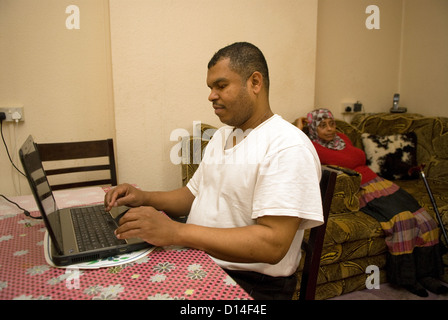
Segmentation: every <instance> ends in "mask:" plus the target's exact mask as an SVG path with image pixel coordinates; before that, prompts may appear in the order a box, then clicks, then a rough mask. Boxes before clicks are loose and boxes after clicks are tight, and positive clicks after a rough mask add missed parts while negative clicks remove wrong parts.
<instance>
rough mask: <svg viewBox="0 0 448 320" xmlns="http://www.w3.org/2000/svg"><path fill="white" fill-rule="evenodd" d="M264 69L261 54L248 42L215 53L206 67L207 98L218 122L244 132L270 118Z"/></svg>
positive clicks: (266, 69) (266, 72)
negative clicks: (211, 104) (209, 91)
mask: <svg viewBox="0 0 448 320" xmlns="http://www.w3.org/2000/svg"><path fill="white" fill-rule="evenodd" d="M268 77H269V76H268V68H267V65H266V60H265V58H264V56H263V54H262V53H261V51H260V50H259V49H258V48H257V47H255V46H254V45H252V44H249V43H235V44H233V45H230V46H228V47H225V48H223V49H221V50H219V51H218V52H217V53H216V54H215V55H214V56H213V58H212V59H211V60H210V62H209V64H208V72H207V86H208V87H209V88H210V89H211V93H210V95H209V97H208V99H209V100H210V101H211V102H212V103H213V108H214V109H215V114H216V115H217V116H218V117H219V119H220V120H221V122H223V123H225V124H227V125H230V126H234V127H237V128H241V129H243V130H246V129H248V128H255V127H256V126H258V125H259V124H260V123H261V122H263V121H264V120H266V119H267V118H268V117H270V116H271V115H272V113H271V110H270V107H269V99H268V86H269V78H268Z"/></svg>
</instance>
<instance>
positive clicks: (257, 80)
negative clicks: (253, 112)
mask: <svg viewBox="0 0 448 320" xmlns="http://www.w3.org/2000/svg"><path fill="white" fill-rule="evenodd" d="M249 83H250V85H251V88H252V90H253V93H255V94H258V93H260V91H261V89H262V88H263V75H262V74H261V73H260V72H258V71H255V72H254V73H252V75H251V76H250V77H249Z"/></svg>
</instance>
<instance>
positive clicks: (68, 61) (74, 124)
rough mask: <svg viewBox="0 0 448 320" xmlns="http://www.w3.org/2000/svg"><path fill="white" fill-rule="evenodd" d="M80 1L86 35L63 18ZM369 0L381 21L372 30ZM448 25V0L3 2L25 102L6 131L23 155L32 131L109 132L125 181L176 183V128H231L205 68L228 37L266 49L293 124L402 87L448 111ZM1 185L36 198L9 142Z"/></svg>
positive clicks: (7, 42) (409, 100)
mask: <svg viewBox="0 0 448 320" xmlns="http://www.w3.org/2000/svg"><path fill="white" fill-rule="evenodd" d="M71 4H76V5H78V6H79V8H80V15H81V16H80V18H81V25H80V27H81V28H80V29H79V30H67V28H66V27H65V20H66V18H67V17H68V14H66V13H65V9H66V7H67V6H69V5H71ZM369 4H374V5H377V6H378V7H379V9H380V30H367V29H366V28H365V20H366V18H367V17H368V16H369V15H368V14H366V13H365V9H366V7H367V5H369ZM109 7H110V10H109ZM447 23H448V2H447V1H446V0H427V1H421V0H372V1H361V0H338V1H334V0H319V1H315V0H300V1H299V0H281V1H273V0H258V1H257V0H243V1H239V0H231V1H227V2H224V3H222V2H217V1H214V0H209V1H204V0H202V1H201V0H185V1H180V0H173V1H169V2H168V1H157V0H109V1H108V0H39V1H36V0H0V70H1V72H0V107H8V106H23V107H24V108H25V122H23V123H19V124H18V125H13V124H6V123H4V128H3V131H4V134H5V138H6V141H7V143H8V145H9V147H10V150H11V153H12V154H13V157H14V158H15V160H16V161H17V156H16V154H17V148H18V147H20V145H21V144H22V142H23V141H24V140H25V138H26V137H27V136H28V135H29V134H33V135H34V136H35V138H36V140H37V141H38V142H50V141H56V140H58V141H60V140H82V139H96V138H98V139H100V138H107V137H112V138H114V139H116V144H117V147H118V148H117V154H118V170H119V179H120V181H122V182H123V181H130V182H135V183H138V184H139V185H141V186H142V187H144V188H149V189H170V188H173V187H177V186H179V185H180V167H179V166H177V165H174V164H172V163H171V161H170V151H171V150H172V148H173V146H174V145H175V144H176V142H175V141H170V134H171V133H172V132H173V130H175V129H178V128H183V129H185V130H186V131H189V132H191V130H192V124H193V121H202V122H207V123H210V124H213V125H217V126H219V125H220V123H219V121H218V119H217V118H216V117H215V115H214V114H213V111H212V110H211V108H210V103H209V102H208V101H207V97H208V88H207V87H206V85H205V76H206V64H207V62H208V60H209V59H210V57H211V56H212V55H213V53H214V52H215V51H216V50H217V49H219V48H221V47H222V46H225V45H227V44H229V43H232V42H234V41H243V40H245V41H251V42H253V43H255V44H257V45H258V46H259V47H260V48H261V49H262V50H263V51H264V53H265V55H266V57H267V60H268V63H269V67H270V72H271V78H272V88H271V104H272V108H273V110H274V111H275V112H277V113H279V114H281V115H282V116H283V117H284V118H286V119H287V120H290V121H292V120H294V119H295V118H296V117H298V116H301V115H304V114H305V113H306V112H307V111H308V110H310V109H312V108H313V107H314V106H326V107H329V108H331V109H333V110H336V111H335V113H336V114H337V115H340V111H341V109H342V107H341V103H342V102H343V101H347V100H353V101H355V100H360V101H361V102H362V103H363V104H364V106H365V108H366V111H368V112H380V111H388V110H389V108H390V105H391V102H392V95H393V94H394V93H395V92H400V93H401V102H402V104H403V106H406V107H408V109H409V111H410V112H417V113H422V114H425V115H441V116H448V108H447V99H448V90H446V88H447V87H448V39H447V37H448V34H447V33H446V30H448V26H447ZM109 25H110V27H109ZM316 29H317V31H316ZM112 71H113V74H112ZM16 144H17V145H16ZM0 193H3V194H7V195H16V194H20V193H22V194H26V193H29V190H28V187H27V184H26V181H25V180H24V179H23V178H20V179H19V178H18V175H17V174H16V173H15V172H14V170H13V169H12V167H11V165H10V164H9V161H8V160H7V156H6V152H5V149H4V147H3V145H2V146H0Z"/></svg>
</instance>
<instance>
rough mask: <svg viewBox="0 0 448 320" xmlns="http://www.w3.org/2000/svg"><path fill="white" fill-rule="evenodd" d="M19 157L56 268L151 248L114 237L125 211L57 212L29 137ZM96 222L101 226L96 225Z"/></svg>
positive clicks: (94, 208) (82, 209)
mask: <svg viewBox="0 0 448 320" xmlns="http://www.w3.org/2000/svg"><path fill="white" fill-rule="evenodd" d="M19 155H20V161H21V162H22V165H23V168H24V170H25V174H26V177H27V179H28V182H29V184H30V188H31V191H32V193H33V195H34V199H35V200H36V203H37V205H38V208H39V211H40V213H41V214H42V218H43V220H44V222H45V226H46V227H47V230H48V234H49V236H50V239H51V244H52V248H51V257H50V258H51V259H52V260H53V263H54V264H55V265H57V266H66V265H71V264H76V263H81V262H88V261H93V260H98V259H102V258H107V257H110V256H114V255H117V254H123V253H126V252H130V251H135V250H140V249H143V248H146V247H148V246H151V245H150V244H149V243H147V242H145V241H143V240H141V239H128V240H119V239H117V238H116V237H115V235H114V230H115V229H116V228H117V227H118V220H119V218H120V217H121V216H122V215H123V214H124V213H126V211H127V210H128V209H129V208H128V207H116V208H113V209H112V210H111V211H110V212H106V211H104V205H102V204H101V205H90V206H84V207H74V208H64V209H58V208H57V206H56V201H55V198H54V195H53V192H52V190H51V187H50V184H49V183H48V180H47V176H46V175H45V171H44V169H43V166H42V161H41V160H40V156H39V152H38V150H37V146H36V144H35V143H34V140H33V137H32V136H29V137H28V139H27V140H26V141H25V143H24V144H23V146H22V147H21V148H20V151H19ZM97 218H98V219H100V222H96V219H97ZM101 220H102V221H101Z"/></svg>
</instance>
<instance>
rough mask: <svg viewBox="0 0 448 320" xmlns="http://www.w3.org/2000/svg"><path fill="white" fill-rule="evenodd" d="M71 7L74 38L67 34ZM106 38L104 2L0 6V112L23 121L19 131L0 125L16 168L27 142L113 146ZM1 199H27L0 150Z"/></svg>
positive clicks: (43, 0)
mask: <svg viewBox="0 0 448 320" xmlns="http://www.w3.org/2000/svg"><path fill="white" fill-rule="evenodd" d="M71 4H76V5H78V7H79V8H80V29H79V30H69V29H67V28H66V24H65V22H66V19H67V17H69V14H67V13H65V11H66V8H67V6H69V5H71ZM109 35H110V32H109V9H108V1H107V0H95V1H92V0H76V1H68V0H39V1H36V0H0V70H1V71H0V107H8V106H23V107H24V113H25V121H24V122H23V123H19V124H18V125H13V124H10V123H5V122H4V123H3V124H4V126H3V132H4V135H5V139H6V140H7V142H8V145H9V147H10V151H11V154H12V155H14V158H15V159H16V160H17V161H18V159H17V158H18V156H17V152H18V148H20V146H21V144H22V143H23V141H24V140H25V139H26V137H27V136H28V135H29V134H32V135H33V136H34V138H35V140H36V141H37V142H52V141H73V140H83V139H86V140H87V139H103V138H108V137H111V138H115V128H114V126H115V124H114V111H113V92H112V76H111V60H110V37H109ZM16 141H17V148H15V143H16ZM0 193H4V194H7V195H15V194H19V193H29V188H28V186H27V182H26V181H25V180H24V179H23V178H21V179H20V180H18V175H17V174H16V173H15V171H14V170H13V169H12V166H11V165H10V164H9V161H8V160H7V156H6V152H5V148H4V146H3V144H2V145H1V146H0Z"/></svg>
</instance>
